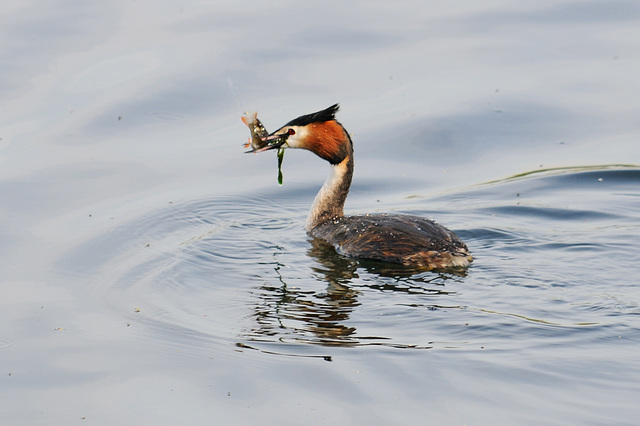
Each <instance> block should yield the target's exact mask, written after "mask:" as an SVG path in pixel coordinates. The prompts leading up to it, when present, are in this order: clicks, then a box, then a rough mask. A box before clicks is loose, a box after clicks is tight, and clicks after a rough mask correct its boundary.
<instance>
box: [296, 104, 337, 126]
mask: <svg viewBox="0 0 640 426" xmlns="http://www.w3.org/2000/svg"><path fill="white" fill-rule="evenodd" d="M339 108H340V106H339V105H338V104H335V105H331V106H330V107H329V108H327V109H323V110H322V111H318V112H313V113H311V114H307V115H301V116H300V117H298V118H294V119H293V120H291V121H290V122H288V123H287V124H285V126H306V125H307V124H311V123H323V122H325V121H331V120H335V119H336V112H338V109H339Z"/></svg>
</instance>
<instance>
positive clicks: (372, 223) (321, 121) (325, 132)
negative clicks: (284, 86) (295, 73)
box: [263, 104, 472, 269]
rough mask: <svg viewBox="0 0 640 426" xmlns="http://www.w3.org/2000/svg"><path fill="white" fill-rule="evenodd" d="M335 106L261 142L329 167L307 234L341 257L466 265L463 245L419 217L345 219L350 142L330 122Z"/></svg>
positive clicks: (296, 121)
mask: <svg viewBox="0 0 640 426" xmlns="http://www.w3.org/2000/svg"><path fill="white" fill-rule="evenodd" d="M337 111H338V105H337V104H336V105H332V106H330V107H329V108H327V109H325V110H322V111H318V112H316V113H312V114H307V115H303V116H300V117H298V118H296V119H294V120H291V121H290V122H289V123H287V124H285V125H284V126H282V127H281V128H279V129H278V130H276V131H275V132H273V133H271V134H270V135H269V136H267V137H266V138H264V141H265V143H266V147H265V148H263V150H268V149H274V148H280V147H285V148H301V149H307V150H309V151H312V152H313V153H315V154H316V155H318V156H319V157H320V158H322V159H324V160H326V161H328V162H329V164H331V169H330V172H329V176H328V178H327V180H326V181H325V183H324V185H323V186H322V188H320V191H319V192H318V194H317V195H316V198H315V200H314V201H313V204H312V206H311V210H310V212H309V216H308V218H307V223H306V230H307V232H308V233H309V234H310V235H312V236H313V237H316V238H320V239H323V240H325V241H327V242H329V243H330V244H332V245H333V246H334V247H335V248H336V251H337V252H338V253H340V254H343V255H346V256H351V257H355V258H363V259H371V260H377V261H384V262H392V263H400V264H403V265H408V266H415V267H419V268H423V269H449V268H464V267H467V266H469V263H470V262H471V261H472V257H471V255H470V254H469V250H468V249H467V246H466V245H465V244H464V243H463V242H462V241H461V240H460V239H458V237H457V236H456V235H455V234H454V233H453V232H452V231H450V230H448V229H447V228H445V227H443V226H441V225H439V224H437V223H435V222H434V221H431V220H429V219H425V218H422V217H419V216H413V215H396V214H394V215H392V214H372V215H368V214H367V215H358V216H345V215H344V203H345V201H346V198H347V195H348V193H349V188H350V186H351V181H352V178H353V170H354V161H353V143H352V141H351V137H350V136H349V134H348V133H347V131H346V130H345V128H344V127H343V126H342V124H340V123H339V122H338V121H336V119H335V113H336V112H337Z"/></svg>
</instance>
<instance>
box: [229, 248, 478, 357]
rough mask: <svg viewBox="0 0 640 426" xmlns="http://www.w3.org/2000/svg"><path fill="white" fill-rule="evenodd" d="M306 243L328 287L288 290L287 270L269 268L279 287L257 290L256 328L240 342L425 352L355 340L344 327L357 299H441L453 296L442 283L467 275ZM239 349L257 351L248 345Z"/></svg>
mask: <svg viewBox="0 0 640 426" xmlns="http://www.w3.org/2000/svg"><path fill="white" fill-rule="evenodd" d="M310 243H311V248H310V249H309V251H308V255H309V257H311V258H312V259H314V260H315V261H316V262H315V263H314V264H313V265H312V266H311V269H312V271H313V274H314V275H315V276H316V278H317V280H318V281H319V282H322V283H326V287H324V288H323V290H322V291H317V289H315V290H314V289H310V288H306V287H305V288H300V287H297V286H293V285H290V284H289V283H287V282H286V279H285V278H284V277H283V275H282V273H281V272H282V270H283V268H284V266H285V265H283V264H282V263H280V262H278V261H276V262H275V263H273V265H274V270H275V272H276V273H277V274H278V279H279V284H278V285H275V286H274V285H272V284H271V283H268V284H264V285H262V286H260V287H259V288H257V289H256V296H257V297H258V298H259V301H258V303H256V306H255V307H254V311H255V312H254V314H253V317H254V319H255V322H256V326H255V327H254V328H252V329H251V330H246V332H245V333H243V334H244V336H243V337H244V338H247V339H249V340H250V341H251V342H262V343H276V342H277V343H311V344H316V345H323V346H347V347H348V346H364V345H384V346H390V347H400V348H423V349H425V348H429V347H430V346H417V345H410V344H397V343H395V342H392V341H391V338H389V337H381V336H361V335H358V334H357V333H356V332H357V330H356V328H355V327H353V325H347V324H348V321H349V318H350V316H351V314H352V313H353V311H354V309H356V308H357V307H358V306H359V305H360V302H359V301H358V296H359V295H360V294H361V293H362V291H363V290H366V289H369V290H371V289H373V290H377V291H384V292H387V291H394V292H406V293H411V294H421V295H425V294H427V295H442V296H445V295H447V294H451V292H448V291H446V290H445V289H444V282H445V281H446V280H450V279H455V278H459V277H460V276H464V274H466V271H458V272H457V273H456V274H452V273H444V272H443V273H434V272H424V271H419V270H416V269H415V268H411V267H407V266H403V265H395V264H389V263H384V262H375V261H363V260H361V259H353V258H349V257H345V256H342V255H339V254H337V253H336V251H335V249H334V247H333V246H332V245H331V244H329V243H327V242H326V241H323V240H321V239H317V238H311V240H310ZM281 253H282V249H277V252H276V253H274V255H275V257H276V259H277V256H278V255H279V254H281ZM359 273H360V274H363V277H360V276H359ZM364 275H366V277H365V276H364ZM307 287H308V286H307ZM411 306H412V307H423V308H425V309H436V308H440V307H442V306H439V305H423V304H421V303H417V304H411ZM447 308H461V307H459V306H447ZM239 346H240V347H242V348H249V349H257V348H254V347H251V346H250V345H247V344H239ZM260 350H262V351H263V352H270V351H269V350H263V349H260ZM271 353H275V352H271ZM283 355H284V354H283Z"/></svg>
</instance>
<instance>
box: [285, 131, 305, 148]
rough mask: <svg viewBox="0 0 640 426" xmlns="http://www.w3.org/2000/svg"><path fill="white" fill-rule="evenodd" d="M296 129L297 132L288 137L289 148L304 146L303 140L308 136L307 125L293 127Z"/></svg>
mask: <svg viewBox="0 0 640 426" xmlns="http://www.w3.org/2000/svg"><path fill="white" fill-rule="evenodd" d="M292 129H293V130H295V132H296V133H295V134H294V135H291V136H289V137H288V138H287V145H288V146H289V148H303V147H304V146H303V142H304V140H305V138H306V137H307V133H308V129H307V128H306V127H297V126H295V127H292Z"/></svg>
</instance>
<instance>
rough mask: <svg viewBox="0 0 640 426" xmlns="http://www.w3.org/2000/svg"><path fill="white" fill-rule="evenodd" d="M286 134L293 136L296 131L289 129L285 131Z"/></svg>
mask: <svg viewBox="0 0 640 426" xmlns="http://www.w3.org/2000/svg"><path fill="white" fill-rule="evenodd" d="M287 134H288V135H289V136H292V135H295V134H296V131H295V130H293V129H289V130H287Z"/></svg>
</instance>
